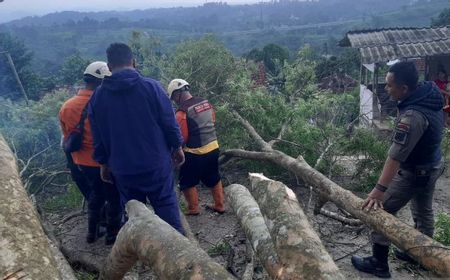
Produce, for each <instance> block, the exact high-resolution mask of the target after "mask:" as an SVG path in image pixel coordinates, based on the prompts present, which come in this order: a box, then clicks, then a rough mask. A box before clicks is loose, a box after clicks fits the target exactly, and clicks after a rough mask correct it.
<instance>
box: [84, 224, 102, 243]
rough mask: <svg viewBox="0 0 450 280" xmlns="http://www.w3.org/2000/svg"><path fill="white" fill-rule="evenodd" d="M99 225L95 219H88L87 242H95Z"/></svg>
mask: <svg viewBox="0 0 450 280" xmlns="http://www.w3.org/2000/svg"><path fill="white" fill-rule="evenodd" d="M98 231H99V225H98V223H97V222H96V221H95V222H94V221H91V220H89V221H88V234H87V236H86V242H87V243H94V242H95V241H96V240H97V239H98Z"/></svg>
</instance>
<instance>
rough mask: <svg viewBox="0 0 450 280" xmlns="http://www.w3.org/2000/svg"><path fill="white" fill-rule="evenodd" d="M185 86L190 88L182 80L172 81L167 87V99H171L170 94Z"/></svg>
mask: <svg viewBox="0 0 450 280" xmlns="http://www.w3.org/2000/svg"><path fill="white" fill-rule="evenodd" d="M185 86H188V87H189V86H190V85H189V83H188V82H186V81H185V80H183V79H174V80H172V81H171V82H170V83H169V86H167V95H169V99H170V98H172V94H173V92H174V91H176V90H179V89H181V88H183V87H185Z"/></svg>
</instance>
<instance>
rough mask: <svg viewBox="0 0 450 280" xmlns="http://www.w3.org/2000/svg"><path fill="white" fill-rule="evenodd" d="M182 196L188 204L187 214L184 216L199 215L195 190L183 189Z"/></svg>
mask: <svg viewBox="0 0 450 280" xmlns="http://www.w3.org/2000/svg"><path fill="white" fill-rule="evenodd" d="M183 194H184V197H185V198H186V201H187V204H188V212H187V213H186V215H191V216H196V215H198V214H200V209H199V207H198V191H197V188H196V187H195V186H194V187H191V188H188V189H184V190H183Z"/></svg>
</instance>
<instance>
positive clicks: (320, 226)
mask: <svg viewBox="0 0 450 280" xmlns="http://www.w3.org/2000/svg"><path fill="white" fill-rule="evenodd" d="M246 176H247V173H246V171H243V169H236V170H228V171H227V172H226V173H224V183H225V184H229V183H241V184H243V185H245V184H246V182H247V180H246ZM285 183H286V184H287V185H288V186H289V187H291V188H292V189H293V190H294V191H295V192H296V194H297V197H298V200H299V202H300V204H301V206H302V207H303V209H305V210H306V212H307V215H308V217H309V219H310V222H311V223H312V224H313V227H314V229H315V230H316V231H317V233H318V234H319V235H320V237H321V240H322V242H323V243H324V245H325V247H326V248H327V250H328V252H329V253H330V254H331V256H332V257H333V258H334V260H335V262H336V264H337V265H338V266H339V268H340V269H341V271H342V273H343V274H344V275H345V277H346V279H367V278H370V275H369V274H365V273H361V272H358V271H356V270H355V269H354V268H353V267H352V265H351V263H350V257H351V255H352V254H355V253H356V254H362V255H366V254H369V253H370V249H371V247H370V246H371V245H370V243H369V240H368V237H369V232H370V230H369V229H368V228H367V227H365V226H356V227H355V226H348V225H344V224H342V223H341V222H338V221H335V220H331V219H329V218H326V217H323V216H321V215H318V216H314V215H313V214H312V207H313V205H314V203H311V204H310V207H309V208H308V207H307V205H308V201H309V197H310V190H309V188H305V187H303V186H300V185H298V184H297V182H296V181H295V180H286V181H285ZM211 202H212V197H211V195H210V192H209V190H208V189H205V188H200V205H201V207H202V213H201V215H199V216H189V217H187V219H188V222H189V224H190V226H191V229H192V231H193V233H194V234H195V235H196V237H197V239H198V241H199V243H200V246H201V247H202V248H203V249H204V250H205V251H206V252H208V254H209V255H210V256H211V257H212V258H213V259H214V260H216V261H217V262H219V263H220V264H222V265H224V266H225V267H226V268H227V269H228V270H229V271H230V272H231V273H232V274H234V275H235V276H236V277H238V278H239V277H240V276H241V275H242V273H243V271H244V269H245V267H246V266H247V261H248V259H247V257H246V253H245V252H246V238H245V234H244V232H243V230H242V229H241V228H240V226H239V223H238V221H237V219H236V217H235V216H234V214H233V212H232V211H228V212H227V213H225V214H223V215H218V214H216V213H212V212H210V211H208V210H206V209H205V208H204V206H205V205H206V204H208V203H211ZM183 203H184V202H182V203H181V204H182V205H183ZM182 207H183V206H182ZM325 207H326V209H328V210H332V211H338V209H336V207H335V206H334V205H333V204H331V203H328V204H326V205H325ZM434 208H435V210H436V212H439V211H444V212H446V213H450V172H449V171H448V169H447V170H446V172H445V173H444V174H443V176H442V177H441V178H440V179H439V181H438V183H437V189H436V193H435V204H434ZM70 214H73V213H66V214H65V215H47V219H48V220H49V221H50V222H51V223H52V224H53V226H54V228H55V235H56V237H57V238H58V239H60V241H61V247H62V249H63V253H65V254H66V255H67V256H68V257H69V259H70V260H71V262H72V264H73V265H74V267H76V268H77V269H79V270H80V271H89V272H95V271H96V270H98V268H99V267H101V265H102V263H103V261H104V260H105V258H106V256H107V254H108V253H109V250H110V249H111V247H105V246H104V245H103V242H104V240H103V239H99V240H98V241H97V242H96V243H94V244H93V245H88V244H86V242H85V238H84V237H85V233H86V224H87V221H86V216H85V215H75V216H74V217H73V218H71V219H68V220H67V217H68V215H70ZM64 218H66V221H65V222H62V221H63V220H64ZM399 218H400V219H401V220H403V221H405V222H407V223H409V224H411V216H410V212H409V207H406V208H405V209H403V210H402V211H401V212H400V213H399ZM390 265H391V273H392V277H393V278H392V279H432V278H436V277H437V276H436V275H434V274H432V273H431V272H428V271H425V270H423V269H421V268H420V267H418V266H413V265H409V264H407V263H405V262H402V261H399V260H396V259H395V257H393V256H390ZM133 275H134V279H136V277H137V278H138V279H156V278H155V277H154V276H152V273H151V270H150V269H149V268H145V267H142V266H138V267H136V268H135V270H134V272H133ZM83 279H89V278H83ZM253 279H269V278H268V277H267V274H266V273H265V272H264V270H263V269H262V267H261V266H260V265H258V264H257V263H256V264H255V266H254V276H253Z"/></svg>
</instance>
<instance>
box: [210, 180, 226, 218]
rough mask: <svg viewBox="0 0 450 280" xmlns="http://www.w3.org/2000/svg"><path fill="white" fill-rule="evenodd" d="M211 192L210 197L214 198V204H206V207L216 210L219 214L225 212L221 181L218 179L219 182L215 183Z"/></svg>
mask: <svg viewBox="0 0 450 280" xmlns="http://www.w3.org/2000/svg"><path fill="white" fill-rule="evenodd" d="M211 192H212V197H213V199H214V205H208V206H207V207H208V208H209V209H210V210H213V211H214V212H217V213H219V214H223V213H225V206H224V193H223V185H222V181H219V183H217V185H215V186H214V188H213V189H212V190H211Z"/></svg>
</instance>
